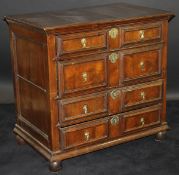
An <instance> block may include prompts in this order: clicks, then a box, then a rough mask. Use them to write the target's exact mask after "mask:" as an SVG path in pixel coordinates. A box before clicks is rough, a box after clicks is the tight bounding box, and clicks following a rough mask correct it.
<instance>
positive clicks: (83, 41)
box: [81, 38, 87, 48]
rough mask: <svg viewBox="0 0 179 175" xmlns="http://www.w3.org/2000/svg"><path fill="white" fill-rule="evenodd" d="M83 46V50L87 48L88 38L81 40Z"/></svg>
mask: <svg viewBox="0 0 179 175" xmlns="http://www.w3.org/2000/svg"><path fill="white" fill-rule="evenodd" d="M81 44H82V48H87V46H86V45H87V41H86V38H82V39H81Z"/></svg>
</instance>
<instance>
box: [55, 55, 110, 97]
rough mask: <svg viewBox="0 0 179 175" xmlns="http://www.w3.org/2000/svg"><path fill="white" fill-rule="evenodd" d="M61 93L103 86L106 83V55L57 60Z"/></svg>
mask: <svg viewBox="0 0 179 175" xmlns="http://www.w3.org/2000/svg"><path fill="white" fill-rule="evenodd" d="M58 66H59V69H58V70H59V80H60V81H59V88H60V92H61V94H63V93H74V92H77V91H82V90H89V89H93V88H99V87H104V86H106V85H107V71H106V56H105V55H103V54H102V55H97V56H94V57H90V58H89V59H88V58H86V59H80V60H75V61H70V62H59V63H58Z"/></svg>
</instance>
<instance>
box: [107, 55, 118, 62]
mask: <svg viewBox="0 0 179 175" xmlns="http://www.w3.org/2000/svg"><path fill="white" fill-rule="evenodd" d="M118 58H119V57H118V54H117V53H111V54H110V55H109V60H110V61H111V63H115V62H116V60H117V59H118Z"/></svg>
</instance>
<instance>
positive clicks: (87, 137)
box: [84, 131, 90, 141]
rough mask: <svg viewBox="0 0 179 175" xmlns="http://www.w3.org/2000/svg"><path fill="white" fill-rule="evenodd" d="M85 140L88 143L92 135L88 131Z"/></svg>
mask: <svg viewBox="0 0 179 175" xmlns="http://www.w3.org/2000/svg"><path fill="white" fill-rule="evenodd" d="M84 139H85V141H88V140H89V139H90V133H89V132H88V131H86V132H85V133H84Z"/></svg>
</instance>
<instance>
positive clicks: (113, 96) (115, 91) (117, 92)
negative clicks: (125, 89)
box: [110, 89, 120, 100]
mask: <svg viewBox="0 0 179 175" xmlns="http://www.w3.org/2000/svg"><path fill="white" fill-rule="evenodd" d="M119 94H120V90H118V89H117V90H116V89H115V90H113V91H111V93H110V95H111V98H112V99H113V100H115V99H116V98H117V96H118V95H119Z"/></svg>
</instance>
